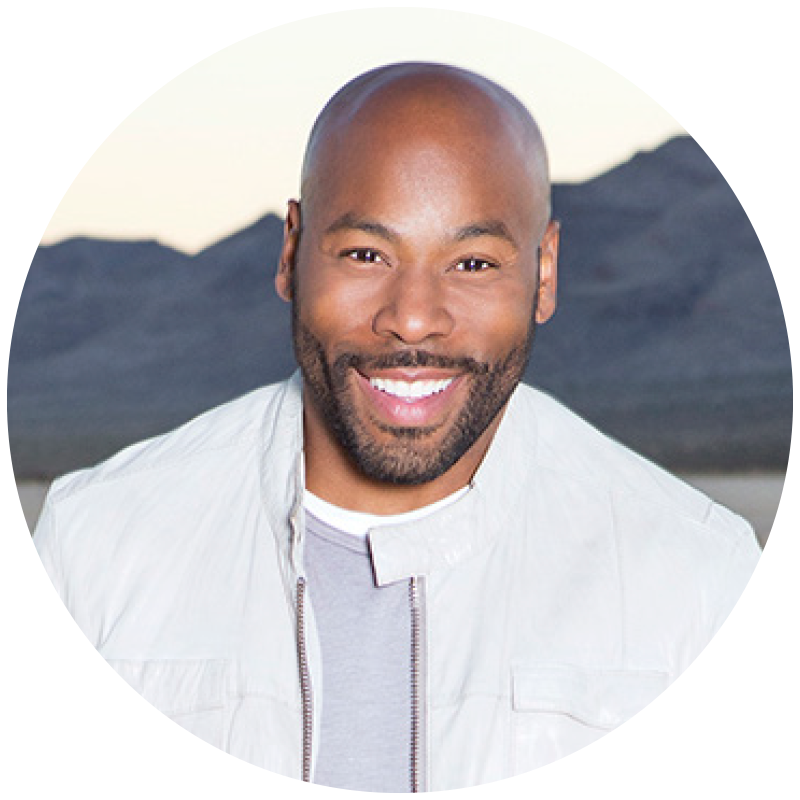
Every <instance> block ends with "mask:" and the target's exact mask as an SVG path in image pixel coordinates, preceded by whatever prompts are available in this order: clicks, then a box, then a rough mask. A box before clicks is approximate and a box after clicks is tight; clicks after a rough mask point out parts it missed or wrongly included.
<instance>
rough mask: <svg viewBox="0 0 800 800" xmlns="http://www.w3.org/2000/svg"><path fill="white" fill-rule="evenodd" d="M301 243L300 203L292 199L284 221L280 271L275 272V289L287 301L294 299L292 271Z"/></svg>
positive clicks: (279, 261)
mask: <svg viewBox="0 0 800 800" xmlns="http://www.w3.org/2000/svg"><path fill="white" fill-rule="evenodd" d="M299 244H300V203H298V202H297V200H290V201H289V207H288V208H287V210H286V220H285V221H284V223H283V245H281V254H280V258H279V260H278V271H277V273H276V274H275V290H276V291H277V292H278V297H280V298H281V299H282V300H285V301H286V302H287V303H289V302H291V300H292V272H293V270H294V269H295V261H296V260H297V249H298V246H299Z"/></svg>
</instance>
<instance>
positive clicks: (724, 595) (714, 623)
mask: <svg viewBox="0 0 800 800" xmlns="http://www.w3.org/2000/svg"><path fill="white" fill-rule="evenodd" d="M709 522H710V523H711V524H712V525H713V526H715V527H717V526H719V527H725V528H728V529H729V531H730V533H731V534H732V538H733V542H732V547H731V550H730V553H729V555H728V558H727V564H726V565H725V568H724V569H721V570H720V572H719V575H720V580H719V584H718V587H717V602H716V606H715V608H712V609H710V612H711V618H710V624H711V631H710V636H709V638H711V637H712V636H714V635H715V634H716V633H717V631H718V630H719V629H720V628H721V627H722V624H723V623H724V622H725V620H726V619H727V618H728V615H729V614H730V613H731V611H732V610H733V607H734V606H735V605H736V603H737V602H738V601H739V598H740V597H741V596H742V592H743V591H744V589H745V587H746V586H747V583H748V581H749V580H750V578H751V577H752V575H753V571H754V570H755V568H756V566H757V564H758V561H759V558H760V556H761V548H760V547H759V545H758V540H757V539H756V535H755V532H754V531H753V528H752V526H751V525H750V523H749V522H746V521H745V520H744V519H742V518H741V517H739V516H737V515H736V514H734V513H732V512H731V511H728V509H727V508H724V507H723V506H720V505H717V504H714V506H713V507H712V509H711V513H710V517H709Z"/></svg>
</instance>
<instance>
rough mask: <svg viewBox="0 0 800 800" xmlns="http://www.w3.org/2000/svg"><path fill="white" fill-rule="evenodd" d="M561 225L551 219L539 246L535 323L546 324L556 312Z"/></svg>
mask: <svg viewBox="0 0 800 800" xmlns="http://www.w3.org/2000/svg"><path fill="white" fill-rule="evenodd" d="M560 232H561V225H560V224H559V223H558V220H554V219H551V220H550V222H549V223H548V224H547V229H546V230H545V232H544V236H543V237H542V242H541V244H540V245H539V289H538V298H537V299H538V302H537V304H536V322H537V323H539V324H541V323H543V322H547V320H549V319H550V317H552V316H553V314H554V313H555V310H556V287H557V285H558V240H559V235H560Z"/></svg>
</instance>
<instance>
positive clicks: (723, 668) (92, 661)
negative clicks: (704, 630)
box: [0, 0, 800, 800]
mask: <svg viewBox="0 0 800 800" xmlns="http://www.w3.org/2000/svg"><path fill="white" fill-rule="evenodd" d="M377 5H380V4H371V6H370V7H375V6H377ZM391 5H393V6H398V5H403V4H400V3H392V4H391ZM413 5H415V6H424V5H427V4H425V3H423V2H417V3H414V4H413ZM287 6H288V4H281V6H280V7H277V8H275V7H268V5H267V4H266V3H264V2H262V3H252V4H251V3H247V2H238V1H237V0H232V1H230V2H227V3H225V4H224V5H223V4H222V3H214V4H203V3H201V2H194V3H188V2H178V0H173V1H172V2H170V1H169V0H166V1H165V0H161V2H154V1H153V0H139V2H137V3H135V4H133V3H125V4H123V3H119V4H117V3H115V4H111V3H101V2H89V1H88V0H73V1H72V2H70V3H62V4H59V5H56V4H54V3H53V4H47V3H29V4H27V5H24V6H23V5H22V4H17V6H16V7H15V9H14V10H13V12H9V11H4V12H3V19H2V24H0V30H2V33H0V36H1V37H2V39H1V40H0V57H1V58H2V68H3V71H2V75H3V92H2V119H3V122H2V126H1V127H0V130H1V131H2V133H1V134H0V135H2V148H0V153H1V154H0V158H1V159H2V172H0V175H2V186H1V187H0V198H1V199H2V204H3V205H2V220H3V259H2V273H0V274H1V275H2V281H3V284H2V297H1V300H0V302H2V310H1V311H0V324H1V325H2V341H3V348H2V352H3V357H4V364H5V365H6V366H7V353H8V343H9V341H10V338H11V331H12V325H13V318H14V313H15V309H16V305H17V301H18V298H19V294H20V292H21V289H22V283H23V281H24V278H25V273H26V270H27V267H28V265H29V264H30V261H31V259H32V257H33V254H34V251H35V249H36V246H37V244H38V242H39V239H40V237H41V234H42V232H43V230H44V229H45V227H46V225H47V222H48V220H49V218H50V216H51V215H52V214H53V211H54V209H55V207H56V206H57V204H58V202H59V200H60V198H61V197H62V195H63V194H64V192H65V191H66V190H67V188H68V187H69V184H70V182H71V181H72V179H73V178H74V176H75V175H76V173H77V172H78V171H79V169H80V168H81V167H82V165H83V164H84V163H85V162H86V160H87V159H88V158H89V157H90V156H91V155H92V153H93V152H94V150H95V149H96V148H97V147H98V145H99V144H100V143H101V142H102V141H103V140H104V139H105V137H106V136H107V135H108V134H109V133H110V132H111V131H112V130H113V129H114V128H115V127H116V126H117V125H118V124H119V123H120V122H121V121H122V120H123V119H124V118H125V117H126V116H127V115H128V113H129V112H130V111H131V110H132V109H133V108H134V107H136V106H137V105H138V104H139V103H140V102H142V101H143V100H144V99H146V98H147V97H148V96H150V95H151V94H152V93H153V92H154V91H155V90H157V89H158V88H160V87H161V86H162V85H163V84H164V83H165V82H166V81H168V80H170V79H171V78H173V77H174V76H175V75H177V74H178V73H180V72H181V71H183V70H184V69H186V68H187V67H189V66H191V65H192V64H194V63H196V62H197V61H199V60H200V59H202V58H204V57H206V56H208V55H209V54H211V53H213V52H215V51H217V50H219V49H220V48H222V47H225V46H227V45H229V44H232V43H234V42H236V41H238V40H239V39H242V38H244V37H246V36H249V35H251V34H252V33H255V32H257V31H259V30H262V29H264V28H267V27H271V26H274V25H278V24H280V23H282V22H287V21H290V20H295V19H298V18H300V16H302V15H310V14H313V13H322V12H323V11H326V10H334V9H337V10H338V9H344V8H353V7H355V6H353V5H346V4H338V3H329V4H327V5H326V6H323V5H322V4H320V3H306V4H304V6H303V14H302V15H301V14H300V13H298V12H289V11H288V10H287ZM436 7H438V8H448V7H450V8H453V9H455V8H457V9H459V10H469V11H474V12H476V13H481V12H482V11H483V12H484V13H485V11H486V10H487V9H482V8H481V7H480V6H479V5H478V4H475V3H464V2H460V3H458V4H455V3H450V4H449V3H439V4H437V5H436ZM789 9H790V6H789V5H788V4H785V3H782V2H775V1H774V0H762V2H760V3H757V4H747V6H743V10H742V11H737V10H736V6H735V5H733V4H726V5H721V4H718V3H716V2H715V3H711V2H703V1H702V0H694V1H693V2H687V1H686V0H673V2H672V3H670V4H658V5H656V4H644V3H641V2H628V1H627V0H603V2H595V3H590V2H577V0H560V2H557V3H554V2H548V3H541V4H540V3H537V2H534V3H529V4H527V6H525V8H524V9H523V7H522V6H521V5H518V4H517V3H506V2H500V1H498V0H496V2H493V3H492V4H491V13H492V14H493V15H494V16H496V17H499V18H504V19H507V20H511V21H516V22H519V23H521V24H526V25H528V26H530V27H533V28H535V29H537V30H539V31H541V32H542V33H546V34H549V35H551V36H555V37H556V38H559V39H562V40H564V41H565V42H567V43H569V44H571V45H573V46H575V47H578V48H579V49H581V50H584V51H585V52H587V53H588V54H590V55H592V56H594V57H595V58H598V59H599V60H601V61H603V62H604V63H606V64H607V65H609V66H611V67H612V68H614V69H616V70H618V71H619V72H620V73H621V74H622V75H624V76H625V77H627V78H629V79H630V80H632V81H633V82H634V83H636V84H637V85H638V86H639V87H640V88H642V89H643V90H644V91H646V92H647V93H648V94H650V95H651V96H652V97H653V98H654V99H655V100H656V101H657V102H659V103H660V104H661V105H662V106H664V108H665V109H666V110H667V111H668V112H669V113H670V114H672V115H673V116H674V117H675V118H676V119H677V120H678V121H679V122H680V123H681V124H682V125H683V126H684V127H685V128H686V130H687V131H688V132H689V133H690V134H691V135H692V136H693V137H694V138H695V139H696V140H697V141H698V142H699V144H700V145H701V146H703V147H704V149H705V150H706V151H707V152H708V153H709V155H710V156H711V158H712V159H713V160H714V162H715V163H716V165H717V166H718V167H719V168H720V170H721V171H722V173H723V174H724V175H725V177H726V179H727V180H728V182H729V183H730V185H731V187H732V188H733V190H734V191H735V192H736V194H737V196H738V197H739V200H740V202H741V203H742V205H743V206H744V209H745V211H746V212H747V213H748V215H749V216H750V219H751V221H752V223H753V225H754V227H755V229H756V232H757V233H758V235H759V237H760V239H761V242H762V245H763V247H764V249H765V252H766V255H767V258H768V259H769V262H770V264H771V266H772V269H773V271H774V274H775V278H776V281H777V284H778V289H779V291H780V293H781V298H782V301H783V306H784V312H785V314H786V318H787V325H788V328H789V333H790V339H791V341H792V343H793V344H796V343H797V335H798V334H797V318H798V314H799V313H800V311H798V308H797V294H798V287H797V285H796V283H795V281H796V277H795V275H794V273H795V271H796V269H797V263H796V258H795V257H794V251H793V249H790V242H791V244H794V243H795V242H796V241H797V229H798V223H797V219H796V214H797V195H796V192H797V182H798V178H799V177H800V176H798V164H797V151H796V144H795V139H796V135H797V127H796V124H795V123H796V120H795V116H796V111H795V108H796V105H797V101H796V91H795V86H794V82H795V76H796V73H797V71H798V63H797V58H796V56H792V53H793V52H794V50H795V46H796V41H795V37H794V34H793V28H794V23H793V22H792V21H791V16H792V14H791V11H790V10H789ZM381 35H385V36H387V37H390V36H391V35H392V31H391V30H387V31H384V32H382V34H381ZM342 46H343V47H357V46H358V43H357V42H343V43H342ZM297 57H298V58H309V57H313V54H308V53H302V52H298V54H297ZM287 69H290V65H287ZM742 313H743V314H746V313H747V309H746V308H743V309H742ZM4 369H5V366H4ZM3 398H4V399H5V393H3ZM5 418H6V417H5V413H3V415H2V419H3V420H4V421H5ZM4 424H5V422H4ZM3 441H4V442H5V441H7V436H4V437H3ZM4 449H5V450H6V454H5V455H4V456H0V470H1V472H0V489H2V502H3V521H4V522H5V524H4V525H3V531H2V536H0V547H1V548H2V550H1V551H0V614H2V628H0V630H2V634H3V636H2V642H3V646H4V647H3V658H2V661H0V664H2V666H0V715H1V717H0V718H1V719H2V724H0V731H2V733H1V734H0V735H2V737H3V742H2V744H3V751H2V754H3V764H4V766H3V769H2V771H0V792H2V793H3V794H4V795H5V796H8V797H14V798H17V797H20V798H28V797H46V796H47V797H49V796H59V795H62V794H65V793H69V795H73V794H76V795H77V794H80V796H82V797H84V798H90V799H91V798H101V797H103V798H105V797H114V798H129V797H130V798H133V797H144V796H147V797H150V798H162V797H163V798H171V799H172V798H175V797H192V798H206V797H208V798H212V797H213V798H219V797H223V796H224V797H235V798H243V799H245V800H246V799H248V798H256V797H258V798H264V797H265V796H267V795H268V793H269V792H271V791H274V792H281V793H282V794H283V795H291V794H293V793H297V795H298V796H309V795H311V796H314V797H318V796H320V795H323V794H330V793H333V790H324V789H322V788H319V787H306V786H303V785H301V784H300V783H299V782H297V781H292V780H288V779H282V778H280V777H277V776H274V775H271V774H269V773H266V772H264V771H262V770H259V769H257V768H255V767H250V766H248V765H247V764H244V763H242V762H239V761H237V760H236V759H233V758H231V757H229V756H226V755H224V754H223V753H221V752H219V751H217V750H215V749H214V748H212V747H210V746H207V745H205V744H203V743H202V742H200V741H199V740H196V739H195V738H194V737H192V736H190V735H189V734H186V733H184V732H183V731H182V730H181V729H180V728H178V727H177V726H175V725H174V724H172V723H170V722H169V721H168V720H167V719H166V718H164V717H162V716H161V715H160V714H159V713H158V712H157V711H155V710H154V709H153V708H151V707H150V706H149V705H147V704H146V703H145V702H144V701H143V700H141V699H140V698H139V697H138V696H137V695H135V694H134V693H133V691H132V690H129V689H128V688H127V687H126V686H125V685H124V684H122V682H121V681H120V680H119V679H118V678H117V677H116V676H115V675H114V673H113V672H112V671H111V670H110V669H108V668H107V667H106V666H105V665H104V664H103V663H102V659H101V658H100V656H99V655H98V654H97V653H95V651H94V650H93V649H92V648H91V646H90V645H89V644H88V642H87V641H86V640H85V639H84V638H83V637H82V635H81V634H80V633H79V632H78V629H77V627H76V626H75V625H74V623H73V622H72V621H71V619H70V617H69V616H68V614H67V612H66V610H65V609H64V608H63V607H62V606H61V604H60V602H59V601H58V599H57V597H56V595H55V592H54V591H53V589H52V587H51V586H50V584H49V581H48V579H47V577H46V576H45V574H44V571H43V570H42V568H41V566H40V565H39V563H38V559H37V557H36V555H35V552H34V549H33V547H32V545H31V543H30V540H29V536H28V533H27V529H26V526H25V522H24V519H23V515H22V510H21V508H20V507H19V503H18V501H17V498H16V493H15V490H14V483H13V475H12V470H11V463H10V458H9V457H8V455H7V445H5V444H4ZM794 462H796V458H793V459H792V463H790V468H789V473H788V476H787V484H786V485H787V488H786V490H785V492H784V498H783V501H782V503H781V508H780V510H779V512H778V517H777V521H776V526H775V529H774V531H773V534H772V536H771V537H770V541H769V545H768V547H767V550H766V552H765V555H764V557H763V559H762V563H761V565H760V566H759V568H758V570H757V572H756V574H755V576H754V578H753V580H752V581H751V583H750V585H749V586H748V588H747V590H746V592H745V595H744V597H743V598H742V601H741V602H740V604H739V605H738V606H737V608H736V610H735V611H734V613H733V614H732V616H731V617H730V619H729V620H728V622H727V623H726V625H725V626H724V628H723V630H722V631H721V632H720V634H719V635H718V636H717V637H716V639H715V640H714V642H713V643H712V644H711V645H710V646H709V647H708V648H707V650H706V651H705V652H704V653H703V654H702V656H701V657H700V658H699V659H698V661H697V662H696V663H695V665H694V666H693V667H692V668H691V669H690V670H689V672H688V673H687V674H686V675H685V676H684V677H683V678H681V679H680V680H679V681H678V682H677V684H676V685H675V686H674V687H673V688H672V689H670V691H668V692H667V693H666V694H665V695H663V696H662V697H661V698H659V699H658V700H657V701H656V702H655V703H653V704H652V705H651V706H650V707H648V708H647V709H646V710H645V711H644V712H642V713H641V714H640V715H638V716H637V717H636V718H635V719H634V720H633V721H631V722H629V723H627V724H626V725H625V726H623V728H621V729H620V730H619V731H617V732H615V733H613V734H611V735H609V736H607V737H606V738H605V739H603V740H602V741H601V742H599V743H598V744H596V745H593V746H592V747H590V748H588V749H586V750H584V751H582V752H580V753H578V754H576V755H574V756H572V757H570V758H567V759H564V760H562V761H560V762H558V763H556V764H554V765H553V766H551V767H548V768H545V769H542V770H539V771H537V772H535V773H532V774H530V775H527V776H524V777H522V778H519V779H515V780H512V781H508V782H505V783H503V784H501V785H494V786H487V787H482V788H477V789H474V790H469V792H471V793H473V794H474V795H476V796H486V797H489V796H492V797H496V796H498V795H500V796H503V797H517V796H519V797H524V796H529V795H530V796H534V795H535V796H537V797H546V798H548V799H550V798H571V797H578V796H589V797H593V796H600V797H605V796H614V797H616V798H634V797H636V798H639V797H647V798H661V797H664V798H667V797H669V798H674V797H681V798H696V797H697V798H701V797H702V798H711V797H735V798H738V797H755V796H764V797H769V798H771V800H772V798H783V797H787V798H788V797H797V796H798V789H800V781H798V778H797V775H796V769H795V767H794V764H795V761H796V758H797V753H796V751H797V746H798V745H799V744H800V741H798V738H799V737H798V735H797V732H796V731H797V723H796V720H797V718H798V715H799V714H800V703H799V702H798V696H799V695H800V692H798V688H797V686H798V680H800V679H799V678H798V675H797V661H796V658H795V657H796V649H797V648H796V645H795V642H796V640H797V630H798V622H797V619H796V611H797V609H798V599H799V598H798V588H797V587H798V583H799V582H798V580H797V577H796V574H795V572H796V569H797V563H798V559H797V555H798V546H797V535H796V533H795V531H794V530H793V529H794V527H795V526H794V525H793V521H794V520H796V519H797V518H798V513H800V512H798V508H797V497H796V494H797V492H796V483H797V480H796V479H795V471H796V470H795V469H794ZM793 495H794V496H793Z"/></svg>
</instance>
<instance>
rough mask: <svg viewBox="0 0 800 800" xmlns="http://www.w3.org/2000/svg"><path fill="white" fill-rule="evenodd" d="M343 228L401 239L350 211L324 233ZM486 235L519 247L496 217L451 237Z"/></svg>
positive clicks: (460, 230)
mask: <svg viewBox="0 0 800 800" xmlns="http://www.w3.org/2000/svg"><path fill="white" fill-rule="evenodd" d="M343 230H347V231H362V232H363V233H368V234H372V235H374V236H378V237H379V238H381V239H385V240H386V241H388V242H391V243H393V244H394V243H396V242H398V241H399V239H400V236H399V234H398V233H397V232H396V231H394V230H392V229H391V228H389V227H388V226H386V225H383V224H382V223H380V222H377V221H376V220H373V219H369V218H367V217H359V216H357V215H356V214H353V213H352V212H349V211H348V212H347V213H345V214H342V216H341V217H339V218H338V219H336V220H334V221H333V222H332V223H331V224H330V225H329V226H328V227H327V228H326V229H325V234H324V235H325V236H330V235H331V234H334V233H337V232H339V231H343ZM484 236H491V237H494V238H496V239H502V240H503V241H506V242H508V243H509V244H510V245H511V246H512V247H513V248H514V249H515V250H518V249H519V247H518V245H517V242H516V241H515V239H514V237H513V236H512V235H511V232H510V231H509V229H508V227H507V226H506V224H505V223H504V222H502V221H501V220H496V219H487V220H481V221H479V222H472V223H470V224H469V225H464V226H463V227H461V228H458V229H457V230H456V231H455V232H454V233H453V234H452V237H451V238H452V240H453V241H456V242H466V241H469V240H470V239H480V238H482V237H484Z"/></svg>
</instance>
